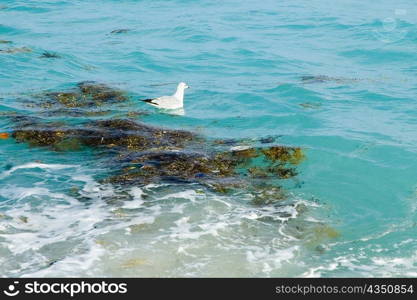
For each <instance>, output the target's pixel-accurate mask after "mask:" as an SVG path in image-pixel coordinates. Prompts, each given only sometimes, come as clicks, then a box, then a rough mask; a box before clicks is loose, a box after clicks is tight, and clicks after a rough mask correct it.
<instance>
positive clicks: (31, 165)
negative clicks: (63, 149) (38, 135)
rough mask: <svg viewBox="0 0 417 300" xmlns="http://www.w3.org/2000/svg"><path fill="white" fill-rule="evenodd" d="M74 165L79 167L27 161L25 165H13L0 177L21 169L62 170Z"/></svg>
mask: <svg viewBox="0 0 417 300" xmlns="http://www.w3.org/2000/svg"><path fill="white" fill-rule="evenodd" d="M74 167H77V166H76V165H61V164H43V163H27V164H24V165H20V166H16V167H13V168H11V169H10V170H7V171H4V172H3V173H2V174H1V175H0V179H3V178H5V177H7V176H10V174H12V173H13V172H15V171H17V170H20V169H35V168H39V169H44V170H62V169H68V168H74Z"/></svg>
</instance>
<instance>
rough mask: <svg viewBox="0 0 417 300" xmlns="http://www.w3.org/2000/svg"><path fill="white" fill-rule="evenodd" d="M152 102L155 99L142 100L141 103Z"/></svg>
mask: <svg viewBox="0 0 417 300" xmlns="http://www.w3.org/2000/svg"><path fill="white" fill-rule="evenodd" d="M152 100H153V99H142V100H140V101H143V102H148V103H150V102H152Z"/></svg>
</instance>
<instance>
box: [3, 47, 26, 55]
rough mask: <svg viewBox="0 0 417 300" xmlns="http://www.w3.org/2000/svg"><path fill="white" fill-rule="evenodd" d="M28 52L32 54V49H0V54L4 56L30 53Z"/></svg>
mask: <svg viewBox="0 0 417 300" xmlns="http://www.w3.org/2000/svg"><path fill="white" fill-rule="evenodd" d="M30 52H32V49H30V48H28V47H20V48H7V49H0V53H6V54H15V53H30Z"/></svg>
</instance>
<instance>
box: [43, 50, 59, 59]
mask: <svg viewBox="0 0 417 300" xmlns="http://www.w3.org/2000/svg"><path fill="white" fill-rule="evenodd" d="M40 58H61V56H59V55H58V54H56V53H52V52H49V51H44V52H43V53H42V55H41V56H40Z"/></svg>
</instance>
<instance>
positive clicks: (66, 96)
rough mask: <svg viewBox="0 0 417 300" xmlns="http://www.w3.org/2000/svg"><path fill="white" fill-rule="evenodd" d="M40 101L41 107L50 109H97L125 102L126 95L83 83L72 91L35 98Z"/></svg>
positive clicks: (94, 83) (50, 93)
mask: <svg viewBox="0 0 417 300" xmlns="http://www.w3.org/2000/svg"><path fill="white" fill-rule="evenodd" d="M36 97H37V98H40V99H41V103H40V105H41V107H42V108H45V109H50V108H53V107H56V106H62V107H66V108H89V109H91V108H97V107H101V106H103V105H106V104H114V103H120V102H123V101H126V100H127V99H128V98H127V96H126V94H125V93H124V92H123V91H121V90H118V89H114V88H111V87H109V86H107V85H105V84H102V83H96V82H94V81H84V82H80V83H78V84H77V86H76V87H75V88H73V89H70V90H66V91H58V92H46V93H42V94H40V95H37V96H36Z"/></svg>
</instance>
